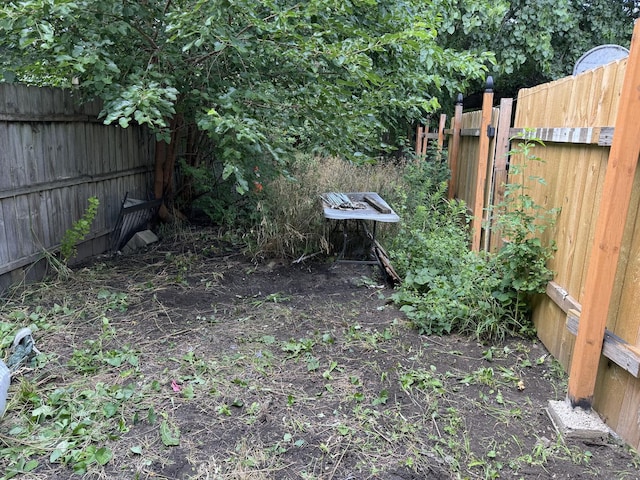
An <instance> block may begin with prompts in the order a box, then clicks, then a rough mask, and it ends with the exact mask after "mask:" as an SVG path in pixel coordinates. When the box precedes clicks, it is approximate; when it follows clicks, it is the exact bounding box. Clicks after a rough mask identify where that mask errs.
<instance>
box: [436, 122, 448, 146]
mask: <svg viewBox="0 0 640 480" xmlns="http://www.w3.org/2000/svg"><path fill="white" fill-rule="evenodd" d="M446 126H447V116H446V115H445V114H444V113H443V114H442V115H440V124H439V125H438V151H439V152H441V151H442V148H443V147H444V128H445V127H446Z"/></svg>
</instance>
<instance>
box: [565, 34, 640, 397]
mask: <svg viewBox="0 0 640 480" xmlns="http://www.w3.org/2000/svg"><path fill="white" fill-rule="evenodd" d="M638 111H640V22H636V23H635V26H634V30H633V38H632V39H631V51H630V53H629V60H628V61H627V68H626V72H625V76H624V80H623V84H622V91H621V93H620V100H619V106H618V113H617V115H616V123H615V131H614V134H613V142H612V144H611V151H610V153H609V160H608V164H607V170H606V173H605V179H604V186H603V189H602V200H601V202H600V210H599V212H598V218H597V220H596V230H595V236H594V239H593V245H592V247H591V257H590V260H589V266H588V268H587V277H586V280H585V290H584V300H583V301H582V313H581V314H580V323H579V325H578V334H577V337H576V343H575V347H574V350H573V356H572V359H571V368H570V371H569V384H568V398H569V401H570V402H571V405H572V406H574V407H576V406H579V407H583V408H587V409H589V408H591V405H592V403H593V394H594V391H595V384H596V377H597V373H598V364H599V362H600V356H601V353H602V343H603V340H604V332H605V327H606V323H607V316H608V313H609V307H610V304H611V295H612V292H613V287H614V282H615V276H616V269H617V265H618V257H619V255H620V246H621V243H622V236H623V233H624V227H625V223H626V219H627V213H628V210H629V202H630V199H631V190H632V186H633V179H634V177H635V171H636V165H637V163H638V156H639V155H640V122H638Z"/></svg>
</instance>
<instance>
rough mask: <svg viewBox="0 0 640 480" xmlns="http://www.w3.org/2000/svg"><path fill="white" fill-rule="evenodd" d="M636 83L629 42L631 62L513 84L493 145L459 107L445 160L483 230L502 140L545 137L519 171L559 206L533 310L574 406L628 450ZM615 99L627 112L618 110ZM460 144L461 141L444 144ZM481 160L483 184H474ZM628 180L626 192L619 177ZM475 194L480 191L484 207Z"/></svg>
mask: <svg viewBox="0 0 640 480" xmlns="http://www.w3.org/2000/svg"><path fill="white" fill-rule="evenodd" d="M638 28H639V26H638V25H636V33H635V34H634V42H636V43H637V42H638V41H640V38H638V37H639V35H638V31H639V30H638ZM629 65H632V68H630V67H629ZM639 90H640V49H638V47H637V46H635V45H634V44H632V49H631V54H630V57H629V59H628V60H626V59H625V60H621V61H618V62H615V63H611V64H609V65H606V66H604V67H600V68H598V69H594V70H590V71H587V72H585V73H582V74H580V75H578V76H575V77H567V78H564V79H561V80H558V81H555V82H551V83H548V84H545V85H540V86H537V87H534V88H530V89H524V90H521V91H520V92H519V95H518V98H517V101H516V109H515V119H514V123H513V126H511V127H510V128H506V126H505V125H508V124H509V123H510V117H511V100H509V99H503V101H502V103H501V106H500V111H501V112H500V113H498V114H495V113H494V115H493V117H492V119H491V125H492V127H495V132H496V134H495V135H496V136H495V139H496V142H495V148H493V147H491V148H490V149H489V151H488V152H487V153H480V152H479V148H480V142H481V140H482V136H483V135H485V136H487V137H489V136H490V135H491V134H493V133H494V130H493V128H490V129H489V130H488V131H485V130H484V128H485V127H484V125H482V120H481V116H482V114H481V112H468V113H464V114H460V115H456V117H457V118H458V119H456V118H454V120H453V122H452V125H451V128H450V129H449V130H447V133H448V134H449V137H448V139H449V142H448V144H449V162H450V165H451V166H452V170H453V169H454V168H455V169H456V170H457V177H456V178H453V179H452V185H451V188H450V191H451V192H452V193H453V194H455V196H456V197H457V198H461V199H464V200H465V201H466V202H467V204H468V205H469V206H470V208H471V210H472V211H473V213H474V218H475V220H474V225H473V227H474V238H475V237H476V236H478V235H479V231H480V228H481V223H480V219H479V218H478V216H479V215H480V216H481V215H482V213H481V212H482V209H483V208H486V207H487V206H488V205H490V204H496V203H498V202H497V201H496V200H497V199H499V198H500V196H501V195H502V193H503V192H504V190H503V185H504V183H505V182H504V180H505V179H506V170H507V168H506V152H508V150H509V141H508V138H509V137H512V136H514V135H516V134H518V133H519V132H524V131H525V129H527V131H528V129H534V131H533V132H531V133H528V135H531V136H533V137H537V138H542V139H543V140H544V142H545V145H544V146H537V147H535V149H536V151H535V153H536V155H537V156H539V157H541V158H542V159H543V160H544V162H543V163H537V162H533V163H531V164H530V165H529V167H528V171H527V174H526V177H528V176H529V175H531V176H539V177H542V178H544V179H545V181H546V182H545V184H540V183H537V182H535V181H531V182H528V183H527V187H529V189H530V190H529V193H530V194H531V195H532V197H533V198H534V200H535V201H536V203H538V204H539V205H543V206H545V207H548V208H556V207H559V208H561V213H560V214H559V216H558V218H557V223H556V224H555V226H554V227H553V228H551V229H548V230H547V231H546V232H545V234H544V235H545V236H546V239H547V240H549V241H554V242H555V243H556V245H557V252H556V254H555V257H554V259H553V260H552V262H551V264H550V267H551V268H552V269H553V270H554V272H555V278H554V280H553V281H552V282H550V284H549V285H548V288H547V295H544V296H541V297H540V298H539V301H538V302H537V304H536V306H535V309H534V312H533V317H534V321H535V324H536V327H537V330H538V335H539V337H540V339H541V340H542V342H543V343H544V344H545V346H546V347H547V348H548V349H549V351H550V352H551V353H552V354H553V355H554V357H555V358H556V359H558V360H559V362H560V363H561V364H562V365H563V366H564V367H565V368H566V369H567V370H569V371H570V373H571V375H570V380H569V389H568V399H569V400H570V401H571V402H572V404H574V405H583V406H589V407H591V406H592V407H593V408H594V409H595V410H596V411H597V412H598V413H599V414H600V415H601V416H602V418H603V419H604V420H605V421H606V423H607V424H608V425H609V426H610V427H611V428H613V429H614V430H615V431H616V432H617V433H618V434H619V435H621V436H622V437H623V438H624V439H625V440H626V441H627V442H628V443H630V444H631V445H633V446H634V447H636V448H640V378H639V377H640V315H639V314H638V305H640V174H638V173H637V172H636V170H635V164H636V163H637V161H638V152H639V151H640V120H639V119H640V117H637V115H638V114H637V112H638V111H640V97H638V95H637V92H638V91H639ZM621 105H623V107H624V110H625V112H622V113H620V109H621V107H620V106H621ZM507 112H508V113H507ZM634 112H635V113H634ZM633 115H635V116H636V118H635V119H634V118H632V117H633ZM501 124H502V125H501ZM473 129H477V131H474V130H473ZM505 131H506V132H507V133H506V134H505ZM477 135H479V137H478V136H477ZM616 142H617V143H616ZM456 143H459V146H456V148H452V147H453V146H454V145H456ZM484 155H488V157H485V156H484ZM629 156H631V158H629ZM483 161H484V162H486V165H487V166H486V169H485V170H484V172H487V181H486V182H478V177H479V176H481V175H482V172H483V170H482V166H480V168H478V166H479V162H483ZM629 165H632V166H633V167H634V168H631V167H630V166H629ZM474 170H475V172H474ZM478 172H480V174H479V173H478ZM625 176H626V177H630V178H629V179H628V180H626V179H625ZM616 179H621V180H620V181H618V180H616ZM522 180H523V179H522V178H521V179H518V181H522ZM524 180H525V181H527V179H524ZM507 181H508V180H507ZM625 182H626V183H628V185H629V190H630V193H629V195H627V196H625V194H624V193H621V192H620V190H621V189H623V187H620V186H619V185H622V186H624V185H625ZM501 185H502V189H501ZM501 190H502V192H501ZM478 198H483V199H484V201H483V202H482V205H479V204H478V203H477V200H476V199H478ZM603 212H604V213H603ZM627 212H628V213H627ZM618 231H619V237H620V239H619V242H618V241H617V240H616V235H618V233H617V232H618ZM485 234H486V232H485ZM497 246H499V239H496V238H491V239H490V241H487V240H486V237H483V241H482V242H477V243H476V242H475V241H474V248H475V249H481V248H485V249H495V248H497ZM609 278H610V279H611V280H610V282H609V280H608V279H609ZM608 283H611V285H607V284H608ZM605 326H606V330H605V329H604V327H605ZM594 358H595V361H594Z"/></svg>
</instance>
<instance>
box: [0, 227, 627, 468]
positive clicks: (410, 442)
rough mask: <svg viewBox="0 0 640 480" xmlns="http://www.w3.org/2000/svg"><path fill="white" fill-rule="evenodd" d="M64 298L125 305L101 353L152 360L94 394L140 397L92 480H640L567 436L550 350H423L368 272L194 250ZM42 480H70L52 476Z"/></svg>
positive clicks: (109, 265)
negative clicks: (555, 412) (121, 388)
mask: <svg viewBox="0 0 640 480" xmlns="http://www.w3.org/2000/svg"><path fill="white" fill-rule="evenodd" d="M64 285H66V286H62V287H61V286H58V287H57V288H56V290H55V292H51V295H52V298H49V302H58V303H60V302H65V304H66V305H68V306H69V307H73V308H76V309H77V308H79V306H80V305H82V304H83V302H84V303H85V304H87V303H88V302H94V301H96V300H95V299H96V298H98V297H100V298H101V299H102V302H103V303H104V302H111V305H107V307H108V308H106V312H107V313H105V316H106V317H107V318H108V324H109V328H110V329H111V333H112V334H111V335H110V336H109V338H108V339H105V340H104V345H103V347H104V349H105V350H109V349H111V350H114V351H116V350H117V351H122V350H123V349H125V350H126V351H129V352H135V354H136V358H137V362H136V366H135V368H131V366H129V368H128V369H125V368H124V367H122V368H119V369H118V368H116V366H113V365H111V366H110V368H111V370H100V371H98V372H95V373H93V374H92V375H93V377H94V378H93V379H92V378H91V375H88V376H87V375H86V374H85V376H84V377H83V378H85V381H88V382H91V381H94V382H96V381H107V382H111V383H118V382H119V383H121V384H124V383H130V382H131V383H133V385H134V386H135V392H136V393H135V394H134V396H133V397H132V401H130V402H125V403H123V404H122V407H121V410H120V411H119V412H118V414H117V415H116V416H114V417H113V420H112V421H113V422H120V428H119V429H118V432H116V428H115V426H114V434H113V438H112V439H111V440H108V441H107V445H108V447H109V448H110V449H111V451H113V453H114V455H113V458H112V459H111V460H110V461H109V462H108V463H106V464H105V465H104V466H98V465H95V464H94V465H92V466H90V468H89V470H88V473H86V474H85V478H108V479H120V478H122V479H132V478H144V479H151V478H168V479H326V480H329V479H336V480H337V479H342V480H347V479H364V478H376V479H386V480H401V479H405V480H409V479H443V480H444V479H455V478H472V479H475V478H506V479H514V478H515V479H547V478H549V479H551V478H556V479H561V478H566V479H579V478H612V479H613V478H616V479H637V478H640V475H639V474H638V470H637V467H638V459H637V457H635V456H634V455H633V453H632V452H630V451H629V449H627V448H626V447H625V446H623V445H621V444H620V443H619V442H616V441H615V440H614V439H611V440H610V441H609V442H607V443H605V444H585V443H582V442H580V441H569V440H565V439H563V438H561V437H559V436H558V434H557V433H556V432H555V430H554V429H553V426H552V424H551V422H550V420H549V418H548V416H547V413H546V411H545V409H546V406H547V402H548V401H549V400H557V399H562V398H564V396H565V384H564V374H563V373H562V371H561V369H560V368H559V367H558V365H557V364H556V363H555V362H554V361H553V359H552V358H551V357H550V356H549V355H548V354H547V352H546V351H545V349H544V347H543V346H542V345H541V344H540V343H539V342H538V341H535V340H531V339H520V338H512V339H509V340H508V341H506V342H504V343H501V344H499V345H488V344H481V343H479V342H478V341H477V340H476V339H474V338H468V337H460V336H456V335H451V336H448V337H427V336H421V335H418V334H417V333H416V331H415V330H414V329H413V328H412V326H411V324H410V323H409V322H408V321H407V320H406V319H405V318H404V317H403V315H402V314H401V313H400V312H399V311H398V310H397V309H396V308H395V307H394V306H392V305H391V304H390V302H389V297H390V295H391V294H392V289H391V288H390V287H389V286H388V285H385V284H384V282H383V280H382V279H381V278H380V277H379V273H378V271H377V270H376V269H374V268H373V267H371V266H368V265H353V264H335V263H332V262H331V261H314V262H313V263H306V264H295V265H292V264H291V263H289V262H284V261H280V262H279V261H269V262H264V263H253V262H251V261H250V260H249V259H247V258H246V257H245V256H243V255H242V253H241V251H240V250H239V249H237V248H235V247H234V246H233V245H231V244H228V243H226V242H224V241H221V240H219V239H217V238H216V237H215V235H213V234H212V233H211V232H193V233H183V234H182V235H181V236H179V237H178V238H172V239H170V240H165V241H163V242H161V243H160V244H159V245H156V246H154V247H153V248H151V249H150V250H148V251H147V252H142V253H137V254H133V255H128V256H121V257H118V258H116V259H103V260H99V261H97V262H95V263H94V264H93V265H91V266H89V267H87V268H85V269H81V270H79V271H78V272H77V273H76V275H75V277H74V279H73V280H71V281H69V282H67V283H66V284H64ZM100 292H103V293H102V294H100ZM104 292H110V293H109V294H107V295H105V294H104ZM119 294H124V295H120V296H119ZM119 307H120V308H119ZM101 321H102V327H101V324H100V322H101ZM104 324H105V322H104V319H103V320H100V319H96V318H94V319H91V318H77V319H74V321H73V322H70V323H69V324H68V325H65V326H61V328H60V329H59V330H57V331H56V333H55V334H51V335H50V336H49V337H47V336H45V335H42V336H40V337H39V338H38V345H39V348H40V349H41V350H43V351H47V352H57V353H58V355H59V358H58V362H59V365H60V369H64V368H66V367H65V365H67V362H68V361H69V360H70V358H71V357H72V355H73V351H74V350H77V349H81V348H83V345H86V341H87V340H92V339H96V338H98V337H99V336H100V335H104ZM103 338H105V337H104V336H103ZM107 367H109V366H107ZM74 372H77V369H76V370H75V371H74V370H69V371H66V370H65V373H64V374H58V375H57V377H56V378H52V379H50V381H51V382H56V381H58V382H62V381H70V379H71V378H76V380H74V381H79V380H78V379H77V377H74V376H77V375H78V374H77V373H74ZM114 372H115V373H114ZM110 375H111V376H110ZM107 379H108V380H107ZM123 425H124V427H123ZM4 438H5V441H7V440H6V438H8V437H4ZM1 462H2V460H0V463H1ZM31 475H32V477H29V478H43V479H44V478H50V479H53V478H69V477H70V476H71V475H72V474H71V471H70V469H69V468H68V467H65V466H61V465H60V464H58V463H48V462H46V461H44V462H41V463H40V467H39V468H38V469H37V470H36V471H35V472H32V474H31Z"/></svg>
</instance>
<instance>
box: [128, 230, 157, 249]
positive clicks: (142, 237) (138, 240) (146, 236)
mask: <svg viewBox="0 0 640 480" xmlns="http://www.w3.org/2000/svg"><path fill="white" fill-rule="evenodd" d="M157 241H158V237H157V236H156V234H155V233H153V232H152V231H151V230H143V231H142V232H138V233H136V234H135V235H134V236H133V237H131V240H129V241H128V242H127V244H126V245H125V246H124V247H122V253H132V252H135V251H136V250H138V249H140V248H144V247H146V246H147V245H151V244H152V243H155V242H157Z"/></svg>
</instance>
